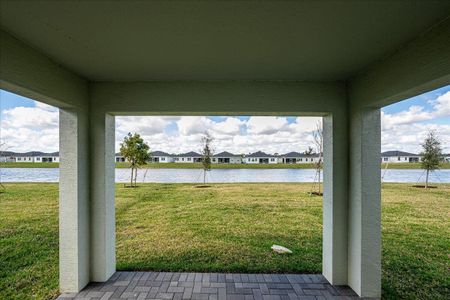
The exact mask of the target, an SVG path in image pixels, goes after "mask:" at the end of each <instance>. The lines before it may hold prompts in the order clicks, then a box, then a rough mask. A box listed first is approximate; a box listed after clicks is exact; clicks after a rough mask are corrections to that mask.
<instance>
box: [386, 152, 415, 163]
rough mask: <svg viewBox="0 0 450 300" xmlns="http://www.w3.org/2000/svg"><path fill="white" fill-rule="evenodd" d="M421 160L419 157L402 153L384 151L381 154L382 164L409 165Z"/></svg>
mask: <svg viewBox="0 0 450 300" xmlns="http://www.w3.org/2000/svg"><path fill="white" fill-rule="evenodd" d="M421 160H422V158H421V156H420V155H418V154H414V153H409V152H404V151H385V152H382V153H381V162H382V163H406V162H410V163H411V162H420V161H421Z"/></svg>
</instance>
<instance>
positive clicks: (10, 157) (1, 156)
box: [0, 151, 16, 163]
mask: <svg viewBox="0 0 450 300" xmlns="http://www.w3.org/2000/svg"><path fill="white" fill-rule="evenodd" d="M14 154H15V153H14V152H11V151H2V152H0V162H3V163H4V162H15V161H16V158H15V157H14Z"/></svg>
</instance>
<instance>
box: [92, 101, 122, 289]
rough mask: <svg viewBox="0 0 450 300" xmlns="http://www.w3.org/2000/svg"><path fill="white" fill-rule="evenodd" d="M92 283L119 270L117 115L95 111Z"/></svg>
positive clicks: (93, 123) (104, 279)
mask: <svg viewBox="0 0 450 300" xmlns="http://www.w3.org/2000/svg"><path fill="white" fill-rule="evenodd" d="M90 121H91V122H90V146H91V149H90V150H91V206H90V207H91V220H90V221H91V223H90V225H91V226H90V230H91V240H90V242H91V247H90V249H91V260H90V266H91V269H90V271H91V272H90V274H91V281H94V282H104V281H106V280H108V279H109V278H110V277H111V276H112V275H113V274H114V272H115V271H116V252H115V246H116V245H115V242H116V226H115V224H116V223H115V208H114V201H115V199H114V193H115V187H114V182H115V162H114V147H115V145H114V131H115V120H114V116H112V115H109V114H106V113H103V112H98V111H95V110H93V109H92V110H91V118H90Z"/></svg>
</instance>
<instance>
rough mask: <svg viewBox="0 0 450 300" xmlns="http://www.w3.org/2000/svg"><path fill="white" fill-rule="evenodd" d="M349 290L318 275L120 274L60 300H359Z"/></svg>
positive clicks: (61, 296)
mask: <svg viewBox="0 0 450 300" xmlns="http://www.w3.org/2000/svg"><path fill="white" fill-rule="evenodd" d="M357 298H358V297H357V295H356V294H355V293H354V292H353V290H352V289H350V288H349V287H348V286H332V285H331V284H329V283H328V281H326V279H325V278H324V277H323V276H322V275H317V274H235V273H234V274H233V273H232V274H224V273H179V272H116V273H115V274H114V275H113V276H112V277H111V278H110V279H109V280H108V281H107V282H104V283H90V284H89V285H88V286H87V287H86V288H85V289H83V291H81V292H80V293H78V294H62V295H60V296H59V297H58V299H59V300H69V299H89V300H114V299H116V300H117V299H121V300H123V299H139V300H143V299H175V300H181V299H204V300H227V299H231V300H233V299H234V300H261V299H262V300H264V299H266V300H300V299H306V300H307V299H314V300H319V299H331V300H338V299H357Z"/></svg>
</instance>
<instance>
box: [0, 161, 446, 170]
mask: <svg viewBox="0 0 450 300" xmlns="http://www.w3.org/2000/svg"><path fill="white" fill-rule="evenodd" d="M0 168H59V163H17V162H12V163H0ZM116 168H117V169H124V168H129V164H128V163H116ZM142 168H143V169H201V168H202V164H201V163H151V164H147V165H144V166H142ZM380 168H381V169H385V168H386V164H381V166H380ZM420 168H421V167H420V164H419V163H392V164H389V165H388V169H420ZM212 169H314V164H212ZM441 169H443V170H445V169H450V163H443V164H442V165H441Z"/></svg>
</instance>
